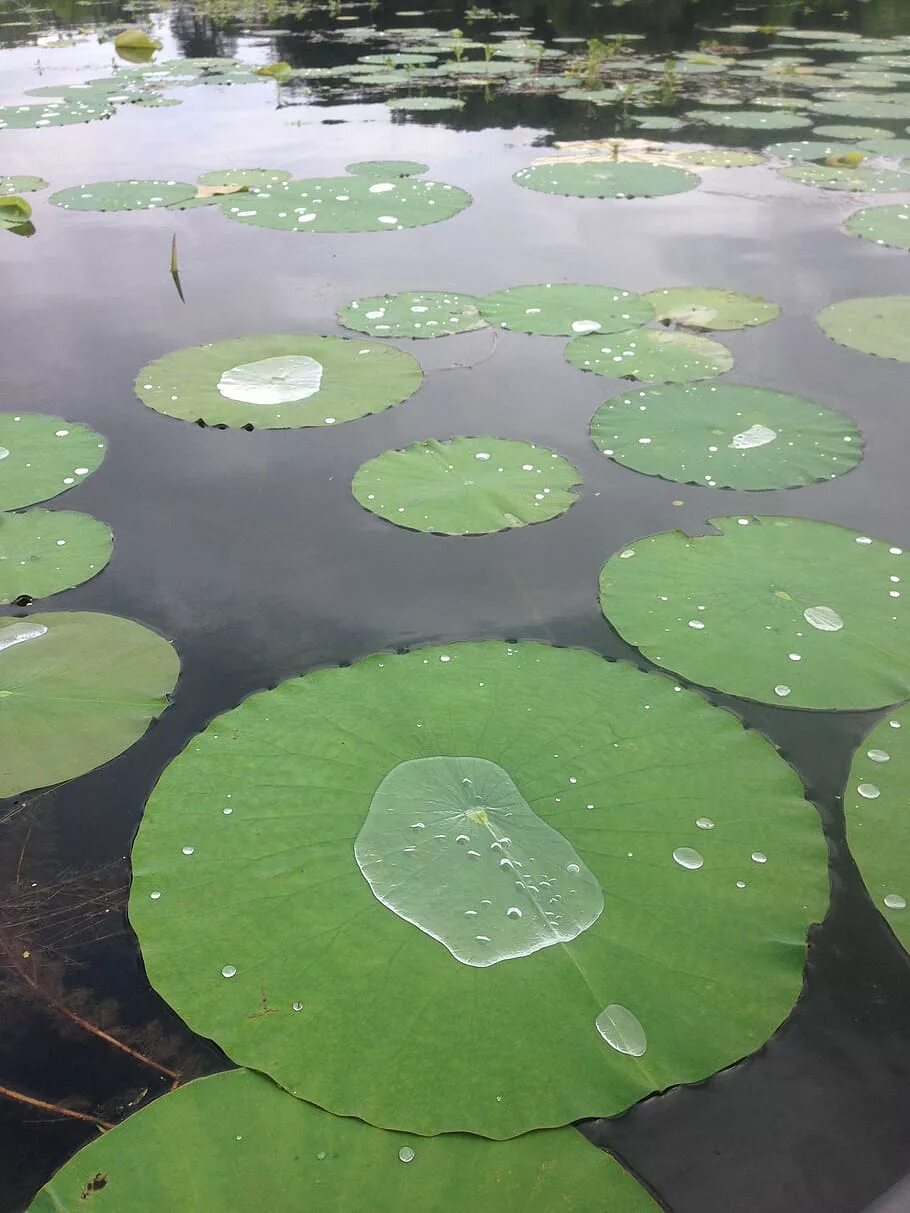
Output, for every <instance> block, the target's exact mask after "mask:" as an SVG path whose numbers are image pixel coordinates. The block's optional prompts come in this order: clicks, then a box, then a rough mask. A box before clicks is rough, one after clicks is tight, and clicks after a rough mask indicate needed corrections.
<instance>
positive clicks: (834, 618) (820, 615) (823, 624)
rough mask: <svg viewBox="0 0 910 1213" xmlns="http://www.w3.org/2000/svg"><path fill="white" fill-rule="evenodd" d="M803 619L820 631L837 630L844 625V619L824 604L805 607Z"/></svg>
mask: <svg viewBox="0 0 910 1213" xmlns="http://www.w3.org/2000/svg"><path fill="white" fill-rule="evenodd" d="M803 619H805V621H806V623H809V624H811V625H812V627H814V628H817V629H818V630H819V631H820V632H839V631H840V630H841V628H842V627H843V626H844V621H843V619H841V617H840V615H838V613H837V611H835V610H832V608H831V607H826V606H814V607H806V609H805V610H804V611H803Z"/></svg>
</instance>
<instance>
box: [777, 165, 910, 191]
mask: <svg viewBox="0 0 910 1213" xmlns="http://www.w3.org/2000/svg"><path fill="white" fill-rule="evenodd" d="M779 172H780V175H781V176H782V177H786V178H787V179H788V180H790V181H798V182H799V183H800V185H813V186H815V188H816V189H820V190H850V191H852V192H853V193H856V194H881V193H884V192H889V191H907V190H910V173H898V172H895V171H893V170H891V169H884V168H852V167H850V166H849V165H845V166H844V167H842V168H841V167H838V166H836V165H826V164H793V165H791V166H790V167H789V168H782V169H780V170H779Z"/></svg>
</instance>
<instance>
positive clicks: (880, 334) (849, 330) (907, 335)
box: [816, 295, 910, 362]
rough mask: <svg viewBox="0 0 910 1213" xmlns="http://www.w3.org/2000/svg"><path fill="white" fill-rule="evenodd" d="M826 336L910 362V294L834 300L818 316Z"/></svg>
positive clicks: (840, 343)
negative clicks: (834, 301) (836, 301)
mask: <svg viewBox="0 0 910 1213" xmlns="http://www.w3.org/2000/svg"><path fill="white" fill-rule="evenodd" d="M816 320H817V321H818V324H819V327H820V328H821V330H822V332H823V333H824V334H825V336H827V337H830V338H831V340H832V341H836V342H837V343H838V344H839V345H845V346H847V347H848V349H851V350H860V351H862V353H864V354H875V355H876V357H878V358H895V359H897V361H898V362H910V295H879V296H873V295H864V296H862V297H861V298H859V299H844V300H843V302H841V303H832V304H831V305H830V307H826V308H824V309H823V310H822V311H820V312H819V313H818V315H817V316H816Z"/></svg>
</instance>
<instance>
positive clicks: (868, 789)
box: [856, 783, 881, 800]
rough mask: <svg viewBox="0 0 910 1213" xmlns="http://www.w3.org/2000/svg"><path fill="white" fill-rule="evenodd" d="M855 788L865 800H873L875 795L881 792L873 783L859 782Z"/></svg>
mask: <svg viewBox="0 0 910 1213" xmlns="http://www.w3.org/2000/svg"><path fill="white" fill-rule="evenodd" d="M856 790H857V792H859V794H860V796H863V797H865V799H866V800H875V799H876V797H878V796H881V792H880V791H879V789H878V788H877V787H876V786H875V784H874V783H861V784H860V785H859V787H858V788H857V789H856Z"/></svg>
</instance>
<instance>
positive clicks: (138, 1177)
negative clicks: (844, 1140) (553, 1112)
mask: <svg viewBox="0 0 910 1213" xmlns="http://www.w3.org/2000/svg"><path fill="white" fill-rule="evenodd" d="M181 1159H184V1160H186V1161H185V1164H184V1163H181V1161H180V1160H181ZM190 1193H191V1194H192V1195H191V1196H190V1195H189V1194H190ZM188 1199H191V1200H192V1205H193V1208H194V1209H195V1210H198V1213H204V1211H209V1210H215V1209H230V1210H231V1213H263V1210H266V1209H268V1210H278V1209H286V1208H292V1209H306V1210H307V1213H341V1211H342V1210H343V1211H344V1213H376V1210H377V1208H378V1207H380V1206H381V1207H382V1208H388V1209H395V1210H396V1211H397V1213H426V1211H427V1210H430V1209H438V1210H445V1211H446V1213H478V1211H479V1210H493V1209H495V1210H496V1211H497V1213H518V1211H519V1210H520V1213H553V1210H554V1209H557V1208H558V1209H559V1210H560V1213H657V1205H656V1204H655V1203H654V1201H653V1200H652V1199H651V1197H650V1196H649V1195H648V1193H647V1192H646V1191H645V1189H644V1188H643V1187H642V1186H641V1185H640V1184H639V1183H638V1182H637V1181H636V1180H635V1179H634V1178H633V1177H632V1176H631V1175H630V1174H629V1173H628V1172H627V1171H625V1170H623V1168H622V1167H621V1166H620V1164H619V1163H618V1162H617V1161H616V1160H615V1159H614V1158H611V1157H610V1155H609V1154H606V1153H604V1152H603V1151H602V1150H598V1149H597V1148H596V1147H595V1146H592V1145H589V1143H588V1142H586V1141H585V1139H584V1138H583V1137H582V1135H581V1134H580V1133H579V1132H578V1131H577V1130H576V1129H573V1128H566V1129H551V1130H545V1131H543V1132H540V1133H529V1134H526V1135H525V1136H523V1137H519V1138H517V1139H516V1140H515V1141H505V1142H496V1143H494V1142H489V1141H483V1140H481V1139H480V1138H477V1137H469V1136H466V1135H456V1136H443V1137H431V1138H423V1137H415V1136H413V1135H405V1134H400V1133H389V1132H387V1131H385V1130H383V1129H376V1128H373V1127H372V1126H371V1125H367V1124H364V1123H363V1122H362V1121H359V1120H350V1119H344V1118H342V1117H338V1116H330V1115H329V1114H328V1113H326V1112H323V1111H322V1110H321V1109H319V1108H316V1107H314V1106H313V1105H312V1104H308V1103H304V1102H303V1101H302V1100H297V1099H292V1098H291V1097H290V1096H289V1095H288V1094H287V1093H286V1092H284V1091H282V1090H281V1088H280V1087H277V1086H275V1084H274V1083H273V1082H271V1081H270V1080H269V1079H268V1078H265V1077H264V1076H263V1075H261V1074H255V1073H253V1072H252V1071H250V1070H233V1071H229V1072H228V1073H225V1074H213V1075H211V1076H210V1077H209V1078H199V1079H197V1080H196V1081H195V1082H190V1083H187V1084H186V1086H183V1087H179V1088H178V1089H177V1090H176V1091H172V1092H171V1093H170V1094H168V1095H164V1096H162V1097H161V1098H160V1099H156V1100H155V1101H154V1102H153V1103H151V1104H149V1105H148V1106H147V1107H145V1108H143V1109H142V1110H141V1111H140V1112H136V1113H134V1114H133V1115H132V1116H130V1117H128V1118H127V1119H126V1120H125V1121H123V1123H122V1124H120V1125H118V1126H117V1127H116V1128H115V1129H114V1130H113V1131H112V1132H109V1133H105V1134H104V1135H103V1136H102V1137H98V1138H96V1139H95V1140H94V1141H92V1142H90V1143H89V1144H88V1145H87V1146H84V1147H83V1148H82V1149H81V1150H80V1151H79V1153H78V1154H76V1156H75V1157H74V1158H71V1159H70V1160H69V1162H67V1163H65V1164H64V1166H63V1167H61V1169H60V1170H59V1171H58V1172H57V1174H56V1175H55V1176H54V1177H53V1179H51V1180H50V1181H49V1182H48V1183H47V1184H46V1185H45V1186H44V1187H43V1188H42V1189H41V1191H40V1192H39V1193H38V1195H37V1196H36V1197H35V1199H34V1201H33V1202H32V1204H31V1205H30V1206H29V1210H30V1213H82V1211H83V1210H84V1209H85V1207H86V1203H85V1202H86V1201H90V1207H93V1208H96V1209H98V1210H100V1211H101V1213H104V1210H108V1213H122V1211H123V1210H126V1209H128V1210H129V1211H130V1213H161V1210H162V1209H170V1210H173V1211H174V1213H177V1210H181V1211H185V1213H189V1209H190V1206H189V1205H188V1204H187V1201H188ZM377 1202H379V1204H377Z"/></svg>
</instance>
